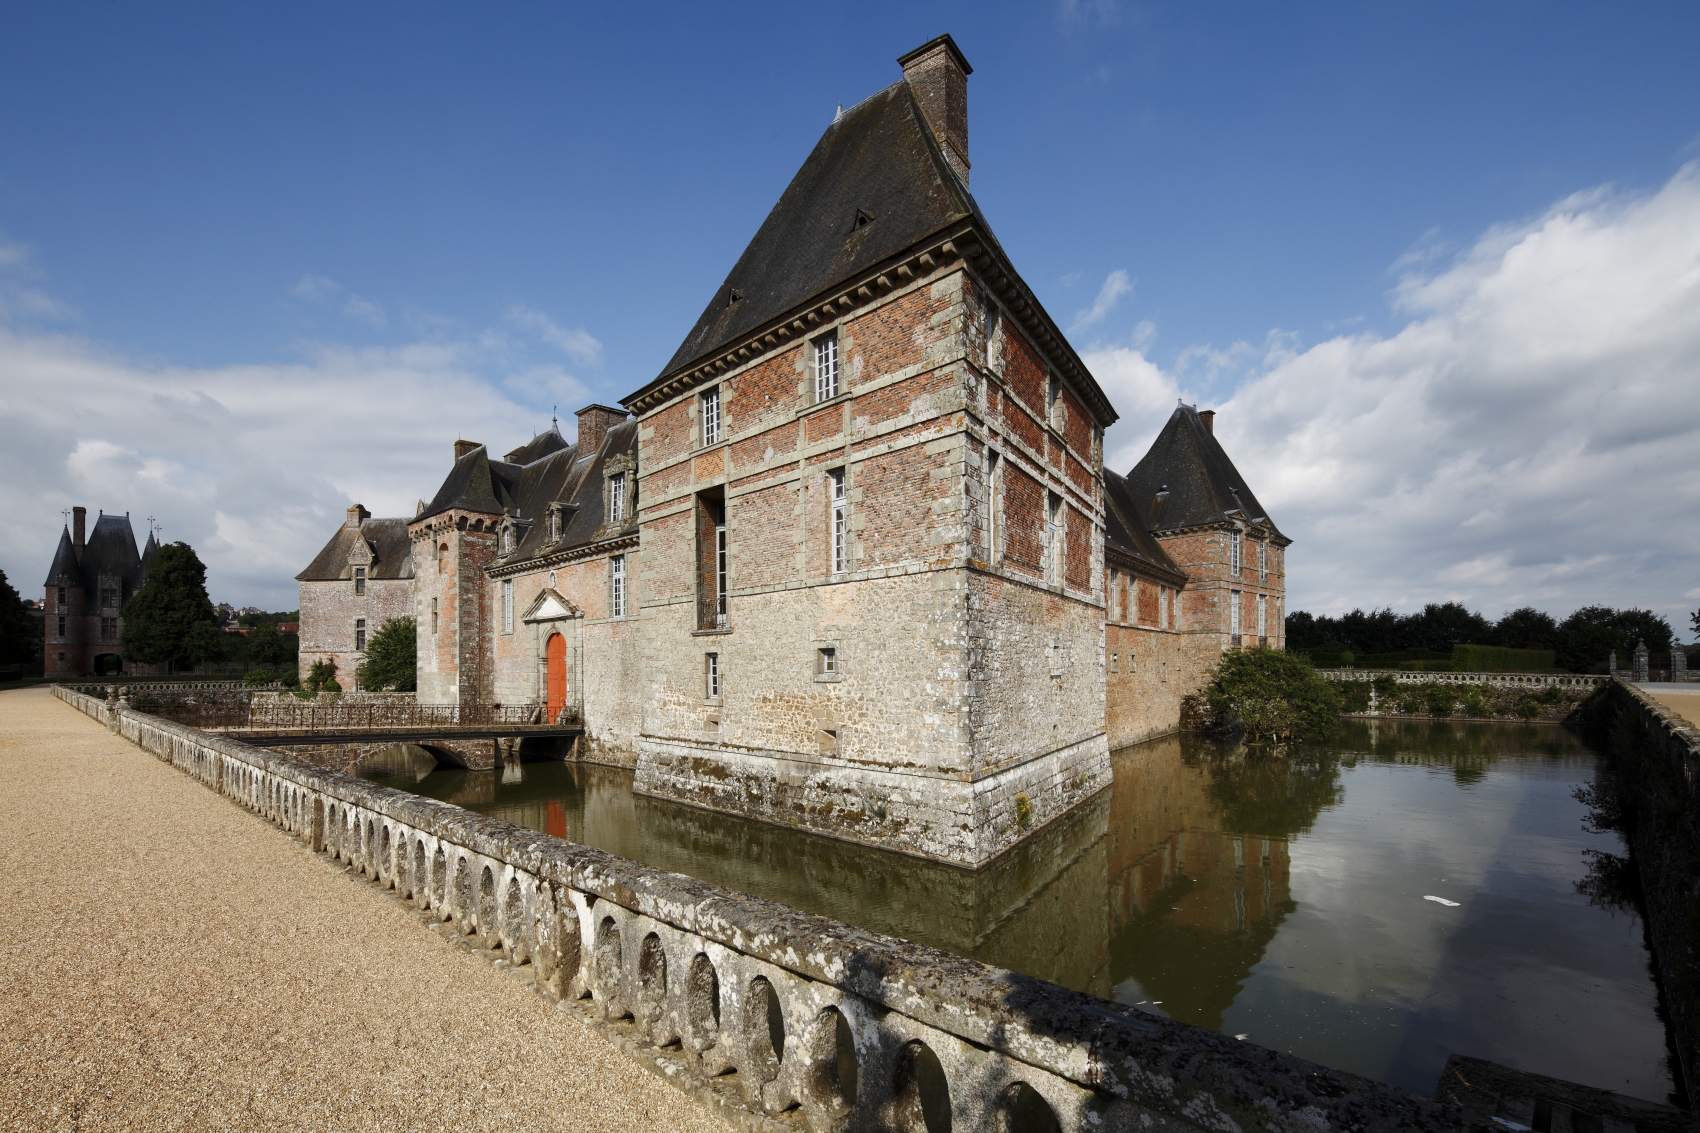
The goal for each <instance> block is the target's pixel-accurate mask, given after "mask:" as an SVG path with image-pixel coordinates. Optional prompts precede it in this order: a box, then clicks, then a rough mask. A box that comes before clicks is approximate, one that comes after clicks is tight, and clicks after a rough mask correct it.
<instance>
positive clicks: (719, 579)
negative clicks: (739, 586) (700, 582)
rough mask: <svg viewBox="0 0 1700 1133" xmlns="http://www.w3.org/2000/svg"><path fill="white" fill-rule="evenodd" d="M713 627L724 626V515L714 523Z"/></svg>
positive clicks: (719, 627) (720, 627)
mask: <svg viewBox="0 0 1700 1133" xmlns="http://www.w3.org/2000/svg"><path fill="white" fill-rule="evenodd" d="M714 628H715V629H725V628H726V516H725V513H721V516H720V522H719V523H716V524H715V525H714Z"/></svg>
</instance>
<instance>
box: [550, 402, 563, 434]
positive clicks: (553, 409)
mask: <svg viewBox="0 0 1700 1133" xmlns="http://www.w3.org/2000/svg"><path fill="white" fill-rule="evenodd" d="M560 408H561V407H560V406H559V405H551V406H550V407H549V427H550V428H551V429H558V428H560V427H561V419H560V418H559V417H557V416H555V414H556V413H557V412H558V411H559V410H560Z"/></svg>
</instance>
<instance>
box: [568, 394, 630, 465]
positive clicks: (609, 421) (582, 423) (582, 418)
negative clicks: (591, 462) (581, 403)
mask: <svg viewBox="0 0 1700 1133" xmlns="http://www.w3.org/2000/svg"><path fill="white" fill-rule="evenodd" d="M575 416H576V417H577V418H578V454H579V455H580V456H586V455H588V454H590V453H593V452H595V451H596V450H598V449H600V448H601V447H602V438H604V437H606V436H607V435H608V430H609V429H612V428H613V427H614V426H615V425H619V424H622V423H624V421H625V419H626V411H625V410H624V409H613V408H610V407H609V406H606V405H587V406H585V407H584V408H583V409H581V410H579V411H578V413H576V414H575Z"/></svg>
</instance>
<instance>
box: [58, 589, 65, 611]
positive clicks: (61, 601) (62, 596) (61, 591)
mask: <svg viewBox="0 0 1700 1133" xmlns="http://www.w3.org/2000/svg"><path fill="white" fill-rule="evenodd" d="M65 592H66V588H65V587H63V586H61V587H60V588H59V602H58V606H59V608H60V609H61V610H63V609H64V608H65V602H66V600H67V599H66V596H65Z"/></svg>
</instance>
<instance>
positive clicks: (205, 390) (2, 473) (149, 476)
mask: <svg viewBox="0 0 1700 1133" xmlns="http://www.w3.org/2000/svg"><path fill="white" fill-rule="evenodd" d="M498 365H499V362H498V361H494V360H492V359H491V358H490V357H489V355H488V354H487V353H485V352H484V351H483V350H482V349H481V347H480V346H479V345H478V344H477V342H476V340H474V341H472V342H467V343H455V342H447V343H442V342H433V343H416V344H413V345H409V346H402V347H394V348H372V349H352V348H347V347H340V346H324V345H321V346H313V347H310V348H308V349H307V351H306V354H305V356H304V357H302V358H300V359H299V360H297V361H293V362H284V363H276V364H262V365H247V366H228V367H221V368H214V369H191V368H184V367H170V366H156V365H149V364H143V363H140V362H137V361H135V360H134V359H131V358H127V357H124V356H122V355H120V354H118V353H115V352H113V351H111V350H105V349H102V348H100V347H98V346H96V345H93V344H90V343H89V342H87V341H84V340H81V339H75V338H70V337H65V336H54V335H42V334H33V333H25V332H21V331H18V330H16V329H8V328H6V327H4V326H0V567H3V568H4V569H5V570H6V573H7V575H8V576H9V577H10V578H11V580H12V581H13V583H14V584H15V585H17V586H19V588H20V589H21V590H22V591H23V592H24V593H26V594H28V593H29V592H31V591H32V590H33V589H35V588H36V587H37V586H39V584H40V582H41V578H42V577H43V576H45V574H46V571H47V565H48V562H49V560H50V559H51V558H52V554H53V546H54V542H55V540H57V538H58V535H59V531H58V529H59V526H60V524H61V522H62V517H61V515H60V512H61V509H63V508H68V507H70V506H72V505H73V504H82V505H84V506H86V507H88V508H89V510H90V512H91V513H93V512H96V511H98V510H99V509H102V508H104V509H105V510H106V511H109V512H112V511H119V512H122V511H126V510H128V511H129V512H130V513H131V516H132V520H133V523H134V526H135V528H136V530H137V531H138V533H139V534H140V537H141V538H144V539H145V538H146V525H145V523H144V522H143V521H144V519H145V517H147V516H149V515H153V516H157V517H158V520H159V522H160V523H161V524H162V526H163V527H164V537H165V538H166V539H168V540H171V539H183V540H185V541H187V542H189V543H191V544H192V545H193V546H194V547H195V549H196V551H197V552H198V553H199V554H200V556H201V558H202V560H203V561H205V562H206V563H207V566H208V585H209V588H210V590H211V591H212V594H213V597H214V599H215V600H231V601H235V602H237V603H238V604H239V605H245V604H249V603H253V604H256V605H262V606H265V607H266V608H268V609H291V608H293V607H294V606H295V602H296V598H295V583H294V576H295V573H296V572H297V571H299V570H300V569H301V568H302V567H303V566H305V565H306V564H307V562H309V561H310V560H311V558H312V556H313V555H314V554H315V553H316V552H317V551H318V549H319V547H320V546H322V545H323V543H324V541H325V540H326V539H327V538H328V537H329V536H330V533H331V532H332V531H333V530H334V528H335V526H336V523H337V522H338V520H339V519H340V517H341V515H342V512H343V509H344V508H346V507H347V506H348V505H349V504H351V503H353V502H355V501H357V500H358V501H359V502H361V503H364V504H365V505H366V506H367V507H368V508H370V509H371V510H372V511H373V513H374V514H377V515H412V514H413V505H414V501H415V500H416V499H418V498H419V497H421V496H424V497H426V498H429V497H430V496H431V494H432V493H433V492H434V491H435V490H436V488H437V485H438V484H439V483H440V482H441V481H442V478H443V476H444V475H445V474H446V473H447V471H448V469H449V466H450V461H451V457H452V446H453V442H454V440H455V439H456V437H460V436H464V437H470V438H473V439H475V440H480V441H485V442H487V443H489V445H490V446H491V448H492V449H493V450H495V451H497V452H505V451H506V450H507V449H508V448H510V447H512V446H513V445H516V444H519V443H521V442H523V441H525V440H528V439H529V438H530V437H531V435H532V433H533V432H534V431H535V429H536V428H537V427H538V426H539V425H540V423H542V422H546V421H547V417H546V416H544V414H546V413H547V406H548V405H549V400H548V395H557V396H559V397H561V399H562V400H563V401H565V400H566V395H567V394H572V395H573V396H575V397H578V396H582V397H583V398H584V400H591V399H592V396H593V395H592V394H591V392H590V391H589V390H587V389H586V388H585V387H584V386H582V385H580V384H578V383H577V382H576V381H575V380H574V379H572V378H570V377H568V376H567V375H565V374H563V373H561V372H560V371H559V370H558V369H552V368H547V367H545V368H542V369H540V370H537V371H524V372H522V373H521V374H520V375H519V376H517V377H516V378H514V379H509V380H504V381H500V382H497V381H493V380H492V379H491V378H489V377H488V376H487V371H489V370H490V369H492V368H495V367H496V366H498ZM66 391H74V395H73V396H71V400H72V401H74V403H75V412H68V411H67V404H68V403H67V396H68V395H67V393H66ZM539 405H541V406H542V408H541V409H540V408H538V406H539ZM445 407H446V408H445ZM574 408H576V405H574Z"/></svg>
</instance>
